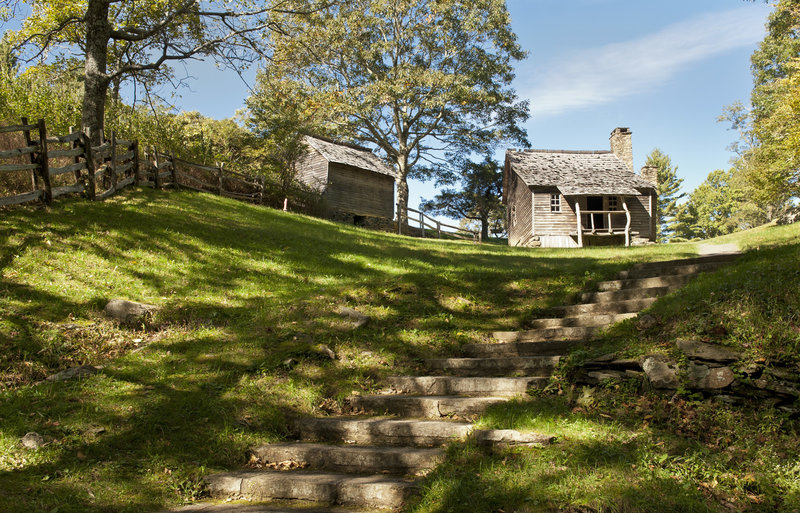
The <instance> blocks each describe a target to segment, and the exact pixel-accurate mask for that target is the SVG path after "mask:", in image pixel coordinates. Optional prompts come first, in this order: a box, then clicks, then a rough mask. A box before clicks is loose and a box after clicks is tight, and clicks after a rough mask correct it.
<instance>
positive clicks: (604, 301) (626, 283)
mask: <svg viewBox="0 0 800 513" xmlns="http://www.w3.org/2000/svg"><path fill="white" fill-rule="evenodd" d="M735 257H736V255H709V256H705V257H698V258H692V259H686V260H678V261H671V262H654V263H646V264H639V265H636V266H634V267H633V268H631V269H630V270H627V271H623V272H622V273H620V275H619V277H618V279H616V280H613V281H606V282H602V283H600V284H598V287H597V289H598V290H597V291H596V292H588V293H585V294H583V295H582V296H581V300H582V302H581V303H580V304H576V305H570V306H562V307H558V308H555V309H554V310H553V313H554V315H557V316H556V317H553V318H548V319H537V320H535V321H533V322H532V323H531V325H530V329H527V330H523V331H501V332H494V333H493V334H492V339H493V340H492V341H491V342H489V343H483V344H470V345H466V346H464V348H463V351H464V356H463V357H458V358H438V359H432V360H428V361H427V364H428V368H429V369H430V371H431V374H432V375H428V376H398V377H393V378H389V380H388V383H387V385H388V388H387V389H386V390H384V391H383V393H380V394H376V395H362V396H353V397H351V398H350V404H349V408H350V410H351V413H352V415H351V416H345V417H319V418H303V419H298V420H297V421H295V422H294V423H293V426H292V428H293V431H294V434H295V438H296V440H297V441H296V442H282V443H273V444H267V445H262V446H260V447H255V448H252V449H251V456H250V461H251V462H256V463H257V465H256V466H261V467H262V468H249V469H246V470H238V471H233V472H228V473H224V474H216V475H212V476H209V477H208V478H207V479H206V483H207V486H208V490H209V491H210V493H211V495H212V497H214V498H216V499H234V500H235V499H245V500H249V501H255V502H258V501H264V502H269V501H292V502H294V503H296V502H297V501H304V503H307V504H308V506H309V507H311V508H312V509H302V510H300V511H305V512H309V511H315V512H318V511H342V510H341V509H319V506H320V505H323V506H324V507H330V506H332V505H337V507H341V506H344V507H348V508H353V507H354V508H363V509H364V510H366V511H375V510H378V509H397V508H400V507H402V505H403V504H404V503H405V502H406V501H407V500H408V498H409V497H411V496H412V495H414V494H415V493H417V492H418V486H417V484H416V483H415V479H416V478H417V477H419V476H422V475H425V474H426V473H427V472H429V471H430V470H431V469H433V468H434V467H435V466H436V465H437V464H438V463H439V462H441V461H442V458H443V454H444V453H443V449H442V447H443V446H444V445H446V444H448V443H450V442H452V441H456V440H463V439H465V438H466V437H474V438H475V439H476V440H477V441H478V442H479V443H483V444H494V445H504V446H508V445H543V444H547V443H550V442H552V440H553V437H550V436H547V435H540V434H523V433H519V432H516V431H511V430H477V429H474V427H473V424H472V423H471V422H470V421H471V420H473V419H474V418H476V417H478V416H480V415H481V414H483V413H484V412H485V411H486V410H487V409H488V408H489V407H490V406H492V405H496V404H499V403H503V402H505V401H508V400H509V399H510V398H512V397H516V396H521V395H525V394H526V392H527V391H528V390H530V389H532V388H538V387H543V386H544V385H545V384H546V383H547V381H548V378H549V376H550V374H551V373H552V371H553V369H554V368H555V366H556V365H557V364H558V362H559V359H560V357H562V356H563V355H565V354H567V353H568V352H569V351H570V349H571V348H572V347H573V346H575V345H577V344H580V343H584V342H585V341H587V340H591V339H592V338H593V337H594V336H595V335H597V333H598V332H599V331H600V330H601V329H603V328H604V327H607V326H609V325H610V324H613V323H616V322H618V321H621V320H624V319H629V318H632V317H635V316H636V315H637V314H638V312H639V311H641V310H642V309H644V308H646V307H648V306H650V305H651V304H653V302H655V301H656V299H657V298H658V297H659V296H661V295H664V294H667V293H669V292H671V291H673V290H675V289H677V288H679V287H680V286H682V285H684V284H685V283H686V282H687V281H688V280H690V279H692V278H693V277H694V276H696V275H697V274H698V273H701V272H706V271H711V270H714V269H716V268H718V267H719V266H722V265H725V264H726V263H728V262H730V261H731V260H732V259H733V258H735ZM282 466H286V467H288V468H292V469H293V470H291V471H285V470H274V468H282ZM269 468H273V469H272V470H270V469H269ZM273 504H274V503H273ZM314 507H316V508H317V509H313V508H314ZM192 508H196V509H188V510H185V511H204V512H209V513H210V512H215V513H220V512H225V513H227V512H230V513H234V512H235V513H242V512H247V513H251V512H252V513H255V512H259V513H260V512H279V511H284V510H282V509H280V508H279V507H277V506H270V505H269V504H263V505H253V504H249V505H235V504H222V505H216V506H211V505H202V504H200V505H195V506H192ZM248 508H249V509H248ZM291 511H298V510H297V509H291ZM346 511H352V510H350V509H348V510H346Z"/></svg>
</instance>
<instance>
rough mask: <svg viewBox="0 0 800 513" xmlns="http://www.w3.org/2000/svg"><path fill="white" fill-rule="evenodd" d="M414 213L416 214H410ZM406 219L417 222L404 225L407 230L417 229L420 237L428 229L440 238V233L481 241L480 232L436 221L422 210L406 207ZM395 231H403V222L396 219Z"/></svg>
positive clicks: (423, 235) (424, 234) (398, 208)
mask: <svg viewBox="0 0 800 513" xmlns="http://www.w3.org/2000/svg"><path fill="white" fill-rule="evenodd" d="M396 211H397V212H400V205H399V204H398V205H397V210H396ZM412 213H414V214H416V216H413V217H412V216H411V214H412ZM406 219H408V221H409V222H412V221H413V222H415V223H417V226H410V225H409V226H406V228H409V229H410V230H409V231H413V230H417V231H419V235H420V237H422V238H425V237H426V236H427V235H426V232H427V230H428V229H430V230H431V231H432V232H434V233H435V236H436V237H437V238H440V239H441V238H442V235H443V234H444V235H446V236H448V237H455V238H456V239H463V240H473V241H474V242H481V232H479V231H473V230H467V229H466V228H462V227H460V226H453V225H452V224H446V223H443V222H441V221H438V220H436V219H434V218H432V217H430V216H429V215H427V214H426V213H424V212H421V211H419V210H416V209H414V208H411V207H407V208H406ZM442 228H451V229H452V230H454V231H449V230H443V229H442ZM397 233H399V234H401V235H402V233H403V224H402V223H400V222H399V221H398V223H397Z"/></svg>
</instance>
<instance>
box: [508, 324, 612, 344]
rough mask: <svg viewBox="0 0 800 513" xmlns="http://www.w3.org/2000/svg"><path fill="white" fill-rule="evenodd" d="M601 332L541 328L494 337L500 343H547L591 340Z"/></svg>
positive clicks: (598, 329) (574, 328)
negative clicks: (551, 341)
mask: <svg viewBox="0 0 800 513" xmlns="http://www.w3.org/2000/svg"><path fill="white" fill-rule="evenodd" d="M599 331H600V328H599V327H596V326H595V327H564V328H541V329H533V330H522V331H495V332H492V337H493V338H494V339H495V340H497V341H498V342H546V341H548V340H561V341H583V340H591V339H593V338H594V337H595V335H597V332H599Z"/></svg>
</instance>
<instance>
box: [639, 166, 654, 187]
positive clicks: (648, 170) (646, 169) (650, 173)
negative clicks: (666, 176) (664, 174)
mask: <svg viewBox="0 0 800 513" xmlns="http://www.w3.org/2000/svg"><path fill="white" fill-rule="evenodd" d="M639 176H641V177H642V178H644V179H645V180H647V181H648V182H650V183H651V184H653V187H656V186H657V185H658V168H657V167H656V166H642V169H641V170H640V171H639Z"/></svg>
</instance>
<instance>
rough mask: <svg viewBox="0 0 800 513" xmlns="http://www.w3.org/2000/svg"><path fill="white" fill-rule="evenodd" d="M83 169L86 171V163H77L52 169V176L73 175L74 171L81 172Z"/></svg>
mask: <svg viewBox="0 0 800 513" xmlns="http://www.w3.org/2000/svg"><path fill="white" fill-rule="evenodd" d="M82 169H86V162H76V163H75V164H70V165H68V166H64V167H56V168H51V169H50V176H58V175H63V174H64V173H72V172H74V171H80V170H82Z"/></svg>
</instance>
